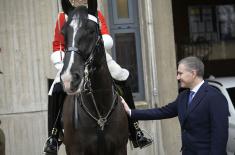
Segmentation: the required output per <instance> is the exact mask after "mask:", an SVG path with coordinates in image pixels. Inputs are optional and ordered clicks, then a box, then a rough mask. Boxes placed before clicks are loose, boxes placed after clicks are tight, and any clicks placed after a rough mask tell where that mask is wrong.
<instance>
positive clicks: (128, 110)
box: [121, 97, 131, 116]
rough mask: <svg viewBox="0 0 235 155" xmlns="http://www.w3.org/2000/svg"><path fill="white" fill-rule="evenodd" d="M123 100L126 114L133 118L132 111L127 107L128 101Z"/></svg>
mask: <svg viewBox="0 0 235 155" xmlns="http://www.w3.org/2000/svg"><path fill="white" fill-rule="evenodd" d="M121 99H122V100H121V102H122V104H123V106H124V109H125V111H126V113H127V114H128V115H129V116H131V109H130V108H129V106H128V105H127V103H126V101H125V100H124V99H123V98H122V97H121Z"/></svg>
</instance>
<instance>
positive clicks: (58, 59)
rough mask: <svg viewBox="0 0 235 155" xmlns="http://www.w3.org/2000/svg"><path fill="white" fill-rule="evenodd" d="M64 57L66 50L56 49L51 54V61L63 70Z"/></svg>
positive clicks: (58, 68)
mask: <svg viewBox="0 0 235 155" xmlns="http://www.w3.org/2000/svg"><path fill="white" fill-rule="evenodd" d="M63 59H64V52H63V51H55V52H53V53H52V54H51V62H52V63H53V64H54V66H55V68H56V69H57V70H61V69H62V68H63V65H64V63H63Z"/></svg>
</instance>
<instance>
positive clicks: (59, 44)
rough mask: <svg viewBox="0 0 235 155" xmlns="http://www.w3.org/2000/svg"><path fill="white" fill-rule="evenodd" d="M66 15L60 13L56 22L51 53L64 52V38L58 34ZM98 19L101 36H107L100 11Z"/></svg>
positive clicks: (106, 28) (105, 25) (106, 29)
mask: <svg viewBox="0 0 235 155" xmlns="http://www.w3.org/2000/svg"><path fill="white" fill-rule="evenodd" d="M66 18H67V15H65V13H63V12H60V13H59V14H58V18H57V21H56V26H55V32H54V40H53V52H55V51H64V36H63V35H62V34H61V33H60V32H61V29H62V27H63V25H64V23H65V21H66ZM98 18H99V21H100V25H101V34H102V35H103V34H109V31H108V27H107V24H106V21H105V18H104V16H103V15H102V13H101V12H100V11H98Z"/></svg>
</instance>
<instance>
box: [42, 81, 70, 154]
mask: <svg viewBox="0 0 235 155" xmlns="http://www.w3.org/2000/svg"><path fill="white" fill-rule="evenodd" d="M65 97H66V93H64V92H63V89H62V87H61V85H60V84H59V83H58V84H55V86H54V89H53V93H52V96H50V97H49V101H50V102H49V105H48V130H49V131H48V133H49V138H48V140H47V141H46V143H45V147H44V152H45V154H46V155H57V150H58V147H59V145H60V143H61V142H60V141H59V140H58V139H59V134H60V133H62V125H61V114H62V107H63V102H64V99H65Z"/></svg>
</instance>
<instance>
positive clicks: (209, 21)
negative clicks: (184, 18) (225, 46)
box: [188, 5, 235, 42]
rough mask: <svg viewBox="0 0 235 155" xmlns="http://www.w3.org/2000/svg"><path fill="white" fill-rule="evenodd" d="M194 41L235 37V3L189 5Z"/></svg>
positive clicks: (192, 38) (191, 33)
mask: <svg viewBox="0 0 235 155" xmlns="http://www.w3.org/2000/svg"><path fill="white" fill-rule="evenodd" d="M188 15H189V30H190V40H191V41H192V42H200V41H213V42H214V41H219V40H231V39H235V5H216V6H212V5H199V6H189V7H188Z"/></svg>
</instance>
